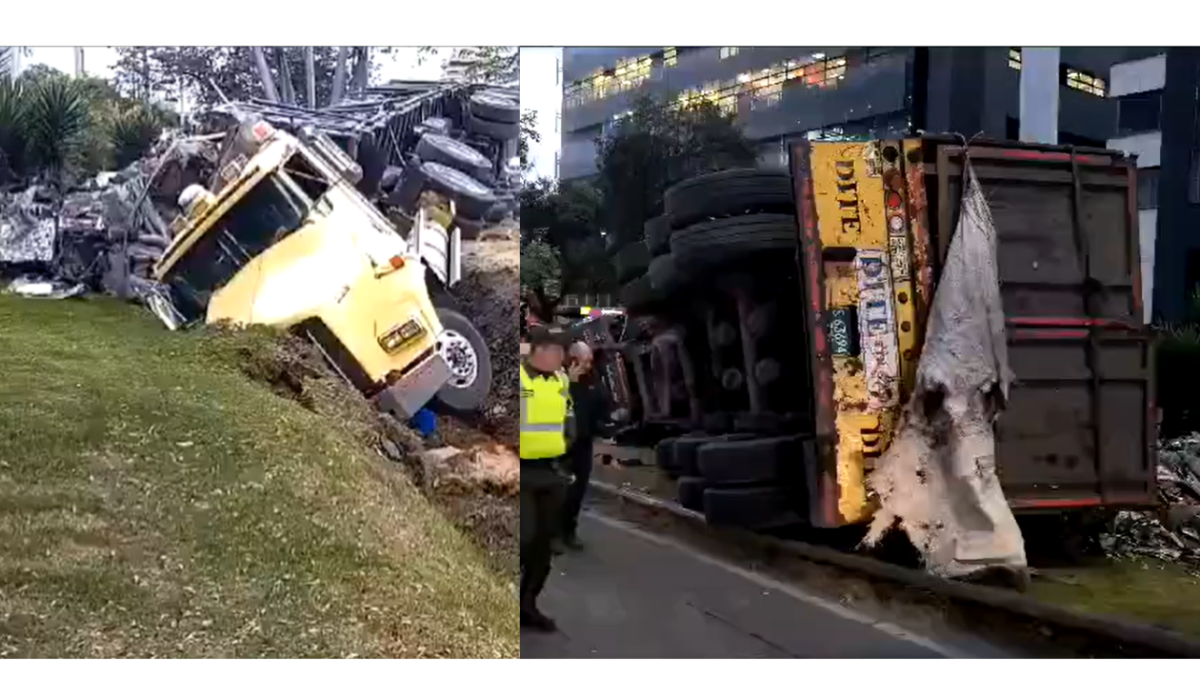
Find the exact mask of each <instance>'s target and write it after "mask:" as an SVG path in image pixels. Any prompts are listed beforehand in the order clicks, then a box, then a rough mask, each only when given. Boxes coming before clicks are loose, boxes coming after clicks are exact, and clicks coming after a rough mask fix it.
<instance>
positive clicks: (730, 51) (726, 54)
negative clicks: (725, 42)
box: [721, 47, 741, 60]
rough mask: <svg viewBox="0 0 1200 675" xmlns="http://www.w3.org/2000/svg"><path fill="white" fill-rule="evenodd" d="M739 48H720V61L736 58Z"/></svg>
mask: <svg viewBox="0 0 1200 675" xmlns="http://www.w3.org/2000/svg"><path fill="white" fill-rule="evenodd" d="M740 49H741V47H721V59H722V60H724V59H728V58H731V57H734V56H737V54H738V51H739V50H740Z"/></svg>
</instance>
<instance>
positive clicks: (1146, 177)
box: [1137, 166, 1159, 210]
mask: <svg viewBox="0 0 1200 675" xmlns="http://www.w3.org/2000/svg"><path fill="white" fill-rule="evenodd" d="M1158 172H1159V168H1158V167H1157V166H1155V167H1148V168H1145V169H1138V170H1137V202H1138V209H1139V210H1145V209H1157V208H1158Z"/></svg>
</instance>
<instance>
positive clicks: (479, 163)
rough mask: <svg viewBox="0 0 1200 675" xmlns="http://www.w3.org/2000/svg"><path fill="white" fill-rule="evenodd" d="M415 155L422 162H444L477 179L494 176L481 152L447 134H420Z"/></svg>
mask: <svg viewBox="0 0 1200 675" xmlns="http://www.w3.org/2000/svg"><path fill="white" fill-rule="evenodd" d="M417 156H418V157H420V158H421V161H422V162H435V163H437V164H444V165H446V166H448V167H450V168H452V169H458V170H459V171H461V172H463V173H465V174H467V175H468V176H470V177H472V178H474V179H475V180H479V181H484V182H487V181H491V180H493V179H494V178H495V176H494V175H493V173H494V171H493V168H492V163H491V162H490V161H489V160H488V158H487V157H484V156H483V154H482V153H481V152H479V151H478V150H476V149H475V148H472V147H471V146H469V145H467V144H466V143H463V142H462V141H456V140H454V139H453V138H450V137H449V136H432V135H426V136H422V137H421V140H420V141H417Z"/></svg>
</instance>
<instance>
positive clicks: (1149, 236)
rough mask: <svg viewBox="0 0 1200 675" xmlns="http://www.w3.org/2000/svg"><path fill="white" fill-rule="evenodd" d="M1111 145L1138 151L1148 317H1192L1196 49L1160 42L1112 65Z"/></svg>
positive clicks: (1197, 286)
mask: <svg viewBox="0 0 1200 675" xmlns="http://www.w3.org/2000/svg"><path fill="white" fill-rule="evenodd" d="M1109 80H1110V82H1111V89H1112V97H1113V100H1114V101H1115V102H1116V104H1117V129H1116V133H1115V134H1114V136H1113V138H1112V140H1110V141H1109V143H1108V146H1109V147H1110V148H1114V149H1119V150H1124V151H1126V152H1128V153H1130V154H1134V155H1137V164H1138V225H1139V230H1140V232H1139V245H1140V246H1139V247H1140V249H1141V273H1142V294H1143V303H1144V305H1145V308H1146V317H1147V319H1150V318H1158V319H1164V320H1168V321H1179V320H1183V319H1187V318H1193V317H1194V314H1195V312H1196V310H1197V299H1196V298H1197V293H1198V292H1200V230H1198V228H1197V224H1198V223H1200V99H1198V97H1197V91H1200V49H1197V48H1194V47H1186V48H1170V49H1159V50H1157V53H1154V54H1151V55H1149V56H1144V57H1142V58H1136V59H1131V60H1128V61H1123V62H1120V63H1117V64H1115V65H1113V66H1112V70H1111V74H1110V76H1109Z"/></svg>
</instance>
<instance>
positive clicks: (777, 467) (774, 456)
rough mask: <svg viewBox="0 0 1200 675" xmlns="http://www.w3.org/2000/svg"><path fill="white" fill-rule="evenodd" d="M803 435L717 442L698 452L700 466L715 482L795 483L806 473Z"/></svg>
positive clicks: (710, 480) (709, 478) (705, 475)
mask: <svg viewBox="0 0 1200 675" xmlns="http://www.w3.org/2000/svg"><path fill="white" fill-rule="evenodd" d="M805 440H806V438H805V437H803V436H784V437H780V438H755V439H752V440H741V441H714V442H711V443H705V444H704V445H701V446H700V447H699V448H697V450H696V466H697V468H698V469H699V473H700V475H701V476H704V478H705V480H708V481H709V482H711V483H776V482H785V481H786V482H791V481H792V479H794V478H795V477H796V476H798V475H799V474H800V472H801V471H802V470H803V468H802V467H803V465H804V462H803V460H804V457H803V454H802V453H804V452H807V451H809V450H810V448H809V447H807V445H806V444H805Z"/></svg>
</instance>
